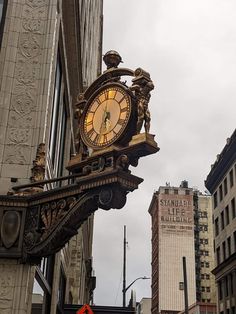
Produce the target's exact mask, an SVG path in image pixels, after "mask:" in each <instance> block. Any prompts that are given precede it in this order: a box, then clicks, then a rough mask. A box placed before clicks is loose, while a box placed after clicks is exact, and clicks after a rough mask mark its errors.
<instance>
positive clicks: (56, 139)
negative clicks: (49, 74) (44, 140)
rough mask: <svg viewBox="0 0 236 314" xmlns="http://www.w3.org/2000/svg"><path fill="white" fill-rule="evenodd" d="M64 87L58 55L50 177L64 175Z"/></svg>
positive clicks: (52, 117)
mask: <svg viewBox="0 0 236 314" xmlns="http://www.w3.org/2000/svg"><path fill="white" fill-rule="evenodd" d="M63 86H64V83H63V75H62V67H61V62H60V55H59V53H58V58H57V67H56V75H55V85H54V98H53V105H52V114H51V125H50V138H49V157H50V162H49V165H50V171H51V175H50V177H59V176H61V175H63V173H62V172H63V169H64V156H65V154H64V149H65V138H66V130H67V112H66V104H65V97H64V87H63ZM68 157H69V156H68Z"/></svg>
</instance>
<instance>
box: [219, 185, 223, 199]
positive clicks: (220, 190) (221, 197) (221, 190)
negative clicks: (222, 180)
mask: <svg viewBox="0 0 236 314" xmlns="http://www.w3.org/2000/svg"><path fill="white" fill-rule="evenodd" d="M219 196H220V201H222V199H223V188H222V184H221V185H220V187H219Z"/></svg>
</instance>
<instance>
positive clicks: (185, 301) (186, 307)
mask: <svg viewBox="0 0 236 314" xmlns="http://www.w3.org/2000/svg"><path fill="white" fill-rule="evenodd" d="M183 274H184V305H185V314H188V281H187V269H186V257H185V256H183Z"/></svg>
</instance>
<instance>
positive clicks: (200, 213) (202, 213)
mask: <svg viewBox="0 0 236 314" xmlns="http://www.w3.org/2000/svg"><path fill="white" fill-rule="evenodd" d="M198 217H199V218H207V217H208V215H207V211H199V212H198Z"/></svg>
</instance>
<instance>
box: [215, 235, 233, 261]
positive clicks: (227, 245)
mask: <svg viewBox="0 0 236 314" xmlns="http://www.w3.org/2000/svg"><path fill="white" fill-rule="evenodd" d="M233 239H234V247H233V252H236V231H234V233H233ZM231 254H232V244H231V236H229V237H228V238H227V240H226V241H224V242H222V245H221V246H219V247H218V248H217V249H216V261H217V265H219V264H220V263H222V262H223V261H224V260H225V259H226V258H228V257H229V256H230V255H231Z"/></svg>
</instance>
